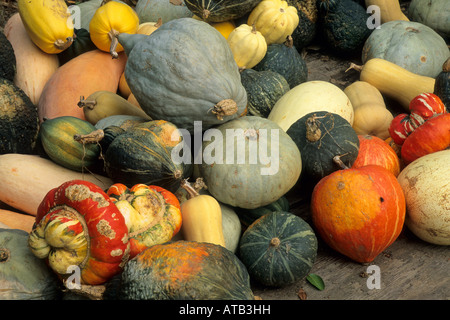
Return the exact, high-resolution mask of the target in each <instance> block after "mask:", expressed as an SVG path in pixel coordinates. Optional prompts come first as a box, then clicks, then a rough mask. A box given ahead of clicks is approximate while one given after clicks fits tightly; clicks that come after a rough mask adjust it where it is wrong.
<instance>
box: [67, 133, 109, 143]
mask: <svg viewBox="0 0 450 320" xmlns="http://www.w3.org/2000/svg"><path fill="white" fill-rule="evenodd" d="M104 136H105V132H104V131H103V130H102V129H98V130H94V131H92V132H91V133H88V134H76V135H74V136H73V139H74V140H75V141H78V142H80V143H82V144H86V143H98V142H100V141H101V140H102V139H103V137H104Z"/></svg>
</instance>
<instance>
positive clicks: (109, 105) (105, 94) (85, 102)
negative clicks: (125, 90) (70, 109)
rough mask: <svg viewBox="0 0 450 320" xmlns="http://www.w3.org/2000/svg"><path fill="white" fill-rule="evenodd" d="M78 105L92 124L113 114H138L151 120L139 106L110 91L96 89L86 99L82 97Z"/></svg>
mask: <svg viewBox="0 0 450 320" xmlns="http://www.w3.org/2000/svg"><path fill="white" fill-rule="evenodd" d="M78 106H79V107H80V108H83V113H84V116H85V118H86V120H87V121H89V122H90V123H92V124H96V123H97V122H98V121H99V120H101V119H103V118H106V117H109V116H113V115H129V116H139V117H141V118H144V119H148V120H149V121H150V120H152V119H151V118H150V117H149V116H148V115H147V114H146V113H145V112H144V110H142V109H141V108H140V107H137V106H136V105H134V104H132V103H130V102H128V101H127V100H126V99H124V98H123V97H121V96H120V95H118V94H117V93H114V92H110V91H96V92H94V93H92V94H91V95H89V97H87V98H86V99H84V98H83V97H82V99H80V101H79V102H78Z"/></svg>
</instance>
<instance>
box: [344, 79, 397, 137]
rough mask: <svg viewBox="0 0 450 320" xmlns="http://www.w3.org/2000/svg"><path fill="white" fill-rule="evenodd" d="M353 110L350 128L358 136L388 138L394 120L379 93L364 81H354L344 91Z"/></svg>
mask: <svg viewBox="0 0 450 320" xmlns="http://www.w3.org/2000/svg"><path fill="white" fill-rule="evenodd" d="M344 93H345V94H346V95H347V97H348V98H349V99H350V102H351V103H352V106H353V110H354V118H353V124H352V127H353V129H354V130H355V132H356V133H357V134H358V135H372V136H377V137H378V138H380V139H383V140H385V139H387V138H388V137H389V130H388V129H389V125H390V123H391V121H392V119H394V116H393V115H392V113H391V112H390V111H389V110H388V109H387V108H386V104H385V103H384V99H383V95H382V94H381V92H380V91H379V90H378V89H377V88H375V87H374V86H373V85H371V84H370V83H368V82H365V81H355V82H353V83H352V84H350V85H349V86H347V87H346V88H345V89H344Z"/></svg>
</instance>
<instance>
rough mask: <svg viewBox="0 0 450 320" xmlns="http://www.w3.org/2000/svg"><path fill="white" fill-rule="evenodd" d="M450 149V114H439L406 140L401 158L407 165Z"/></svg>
mask: <svg viewBox="0 0 450 320" xmlns="http://www.w3.org/2000/svg"><path fill="white" fill-rule="evenodd" d="M448 148H450V113H443V114H437V115H435V116H434V117H432V118H429V119H428V120H427V121H425V122H424V123H423V124H422V125H420V126H419V127H418V128H417V129H415V130H414V131H413V132H412V133H411V134H410V135H409V136H408V138H406V140H405V142H404V143H403V145H402V149H401V157H402V159H403V161H404V162H405V164H406V165H407V164H409V163H411V162H413V161H414V160H416V159H418V158H420V157H422V156H424V155H427V154H430V153H433V152H436V151H441V150H445V149H448Z"/></svg>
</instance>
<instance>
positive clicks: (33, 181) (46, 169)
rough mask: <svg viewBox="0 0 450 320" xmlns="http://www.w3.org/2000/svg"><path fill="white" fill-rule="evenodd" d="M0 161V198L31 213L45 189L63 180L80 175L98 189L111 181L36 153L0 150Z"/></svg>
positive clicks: (33, 211)
mask: <svg viewBox="0 0 450 320" xmlns="http://www.w3.org/2000/svg"><path fill="white" fill-rule="evenodd" d="M0 163H1V165H0V181H1V183H0V201H1V202H4V203H6V204H7V205H9V206H11V207H13V208H15V209H17V210H19V211H22V212H25V213H28V214H31V215H34V216H35V215H36V212H37V208H38V206H39V204H40V203H41V201H42V199H44V197H45V195H46V194H47V192H49V191H50V190H51V189H53V188H55V187H58V186H59V185H61V184H62V183H63V182H66V181H69V180H74V179H81V180H86V181H90V182H92V183H95V184H97V185H98V186H99V187H101V188H102V189H107V188H109V186H111V185H112V183H113V182H112V180H111V179H109V178H106V177H103V176H100V175H97V174H92V173H89V172H84V173H82V172H76V171H72V170H69V169H66V168H64V167H62V166H60V165H57V164H56V163H54V162H53V161H51V160H48V159H44V158H41V157H39V156H36V155H27V154H15V153H8V154H3V155H0Z"/></svg>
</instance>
